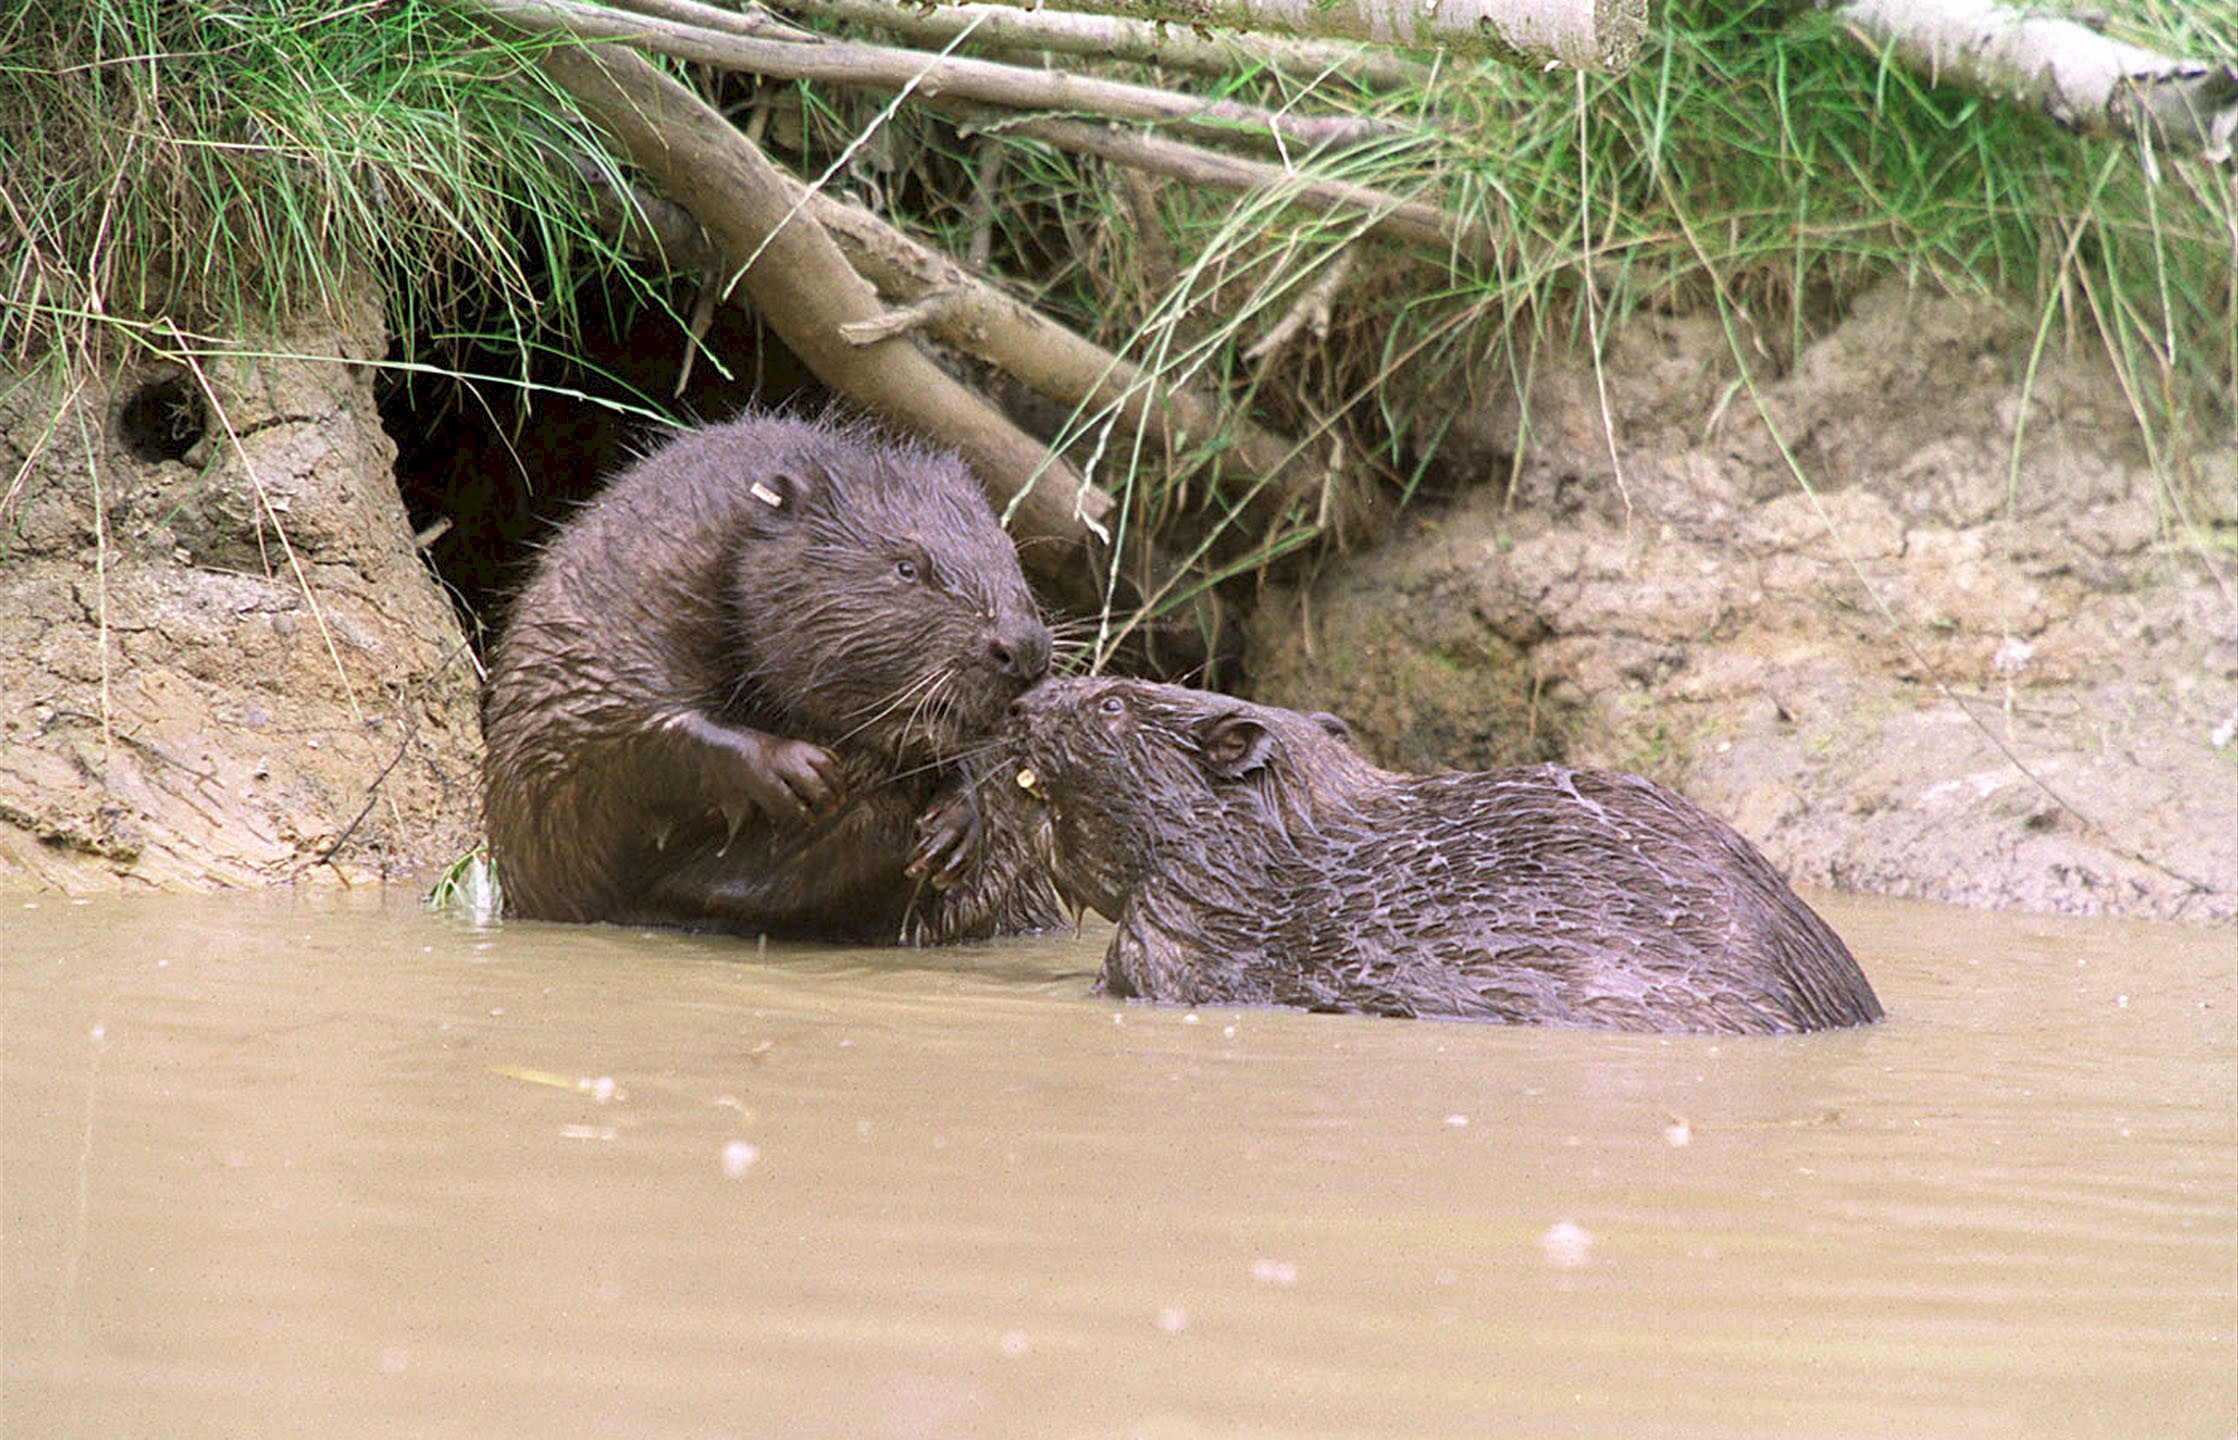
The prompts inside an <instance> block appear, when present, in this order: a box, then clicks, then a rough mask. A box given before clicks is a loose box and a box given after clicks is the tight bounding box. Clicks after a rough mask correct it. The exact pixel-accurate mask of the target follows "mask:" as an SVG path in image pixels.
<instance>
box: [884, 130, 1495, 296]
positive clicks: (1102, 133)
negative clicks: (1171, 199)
mask: <svg viewBox="0 0 2238 1440" xmlns="http://www.w3.org/2000/svg"><path fill="white" fill-rule="evenodd" d="M923 103H924V104H925V106H926V108H928V109H932V110H937V111H939V112H940V113H941V114H943V115H948V116H951V117H953V118H955V119H958V120H964V121H968V122H970V123H971V124H973V125H976V126H978V127H980V128H981V129H983V130H987V131H993V132H999V133H1001V134H1005V135H1024V136H1026V137H1028V138H1030V139H1034V140H1039V141H1042V142H1043V143H1045V144H1049V145H1054V146H1056V147H1057V148H1058V149H1060V150H1072V151H1077V152H1079V153H1081V154H1086V155H1096V156H1101V157H1102V158H1103V159H1106V160H1110V161H1112V162H1113V163H1115V164H1119V165H1130V166H1133V167H1135V168H1137V169H1142V170H1152V171H1156V172H1157V173H1159V174H1162V175H1171V176H1173V177H1174V178H1176V179H1179V180H1185V181H1187V182H1189V183H1190V184H1192V185H1212V186H1217V187H1219V188H1221V189H1224V190H1261V189H1265V190H1279V191H1281V192H1283V194H1284V196H1285V198H1286V199H1287V200H1288V202H1289V203H1290V204H1293V205H1296V206H1298V207H1299V208H1301V209H1305V210H1312V211H1315V212H1317V213H1321V214H1333V213H1337V212H1341V211H1351V212H1356V213H1359V214H1364V215H1368V216H1372V217H1374V218H1373V221H1372V223H1371V224H1370V226H1369V229H1370V231H1371V232H1372V233H1375V234H1378V235H1382V236H1384V237H1385V238H1387V239H1391V240H1396V241H1401V242H1403V243H1406V244H1411V245H1426V246H1429V247H1431V248H1433V249H1435V250H1438V251H1441V252H1443V253H1445V254H1448V255H1454V256H1461V257H1465V258H1467V259H1470V260H1476V261H1483V260H1487V259H1489V258H1491V256H1492V255H1493V253H1494V251H1495V249H1496V241H1495V240H1494V237H1493V235H1492V232H1491V230H1490V229H1488V228H1487V227H1485V226H1484V225H1482V224H1479V223H1476V222H1472V221H1466V220H1462V219H1460V218H1459V217H1458V216H1455V215H1453V214H1450V213H1449V212H1447V211H1444V210H1441V209H1439V208H1438V207H1437V206H1435V205H1425V204H1423V203H1422V202H1421V201H1418V200H1404V199H1401V198H1400V197H1398V196H1396V195H1393V194H1391V193H1390V192H1389V191H1387V190H1377V189H1373V188H1371V187H1369V186H1366V185H1355V184H1352V183H1350V182H1349V181H1344V180H1316V179H1308V178H1305V177H1303V176H1301V175H1299V174H1298V172H1296V171H1294V170H1289V169H1286V168H1284V167H1283V166H1280V165H1272V164H1268V163H1266V162H1264V161H1260V160H1250V159H1246V158H1244V157H1242V156H1238V155H1227V154H1223V153H1221V152H1219V151H1215V150H1207V149H1205V148H1203V147H1202V146H1197V145H1190V144H1186V143H1184V142H1182V141H1178V140H1168V139H1166V138H1164V137H1163V136H1158V135H1146V134H1143V133H1142V132H1141V131H1138V130H1123V129H1119V128H1116V127H1114V126H1109V125H1091V124H1085V123H1083V122H1081V121H1078V120H1058V119H1053V118H1047V117H1041V116H1032V117H1019V116H1014V115H1010V114H1007V113H1005V112H1003V111H1001V110H996V109H992V108H990V107H988V106H984V105H973V104H970V103H968V102H963V101H952V100H949V99H947V98H945V97H938V98H931V99H926V100H924V102H923Z"/></svg>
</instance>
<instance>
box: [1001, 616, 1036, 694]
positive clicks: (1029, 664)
mask: <svg viewBox="0 0 2238 1440" xmlns="http://www.w3.org/2000/svg"><path fill="white" fill-rule="evenodd" d="M1049 645H1050V641H1049V629H1048V627H1047V626H1045V625H1043V624H1042V623H1041V622H1040V621H1038V620H1036V621H1030V622H1028V623H1026V624H1024V625H1017V626H1013V627H1011V628H1010V629H1009V630H1007V631H1003V632H999V633H997V634H996V635H995V636H994V637H993V638H992V639H990V640H988V642H987V654H988V656H989V658H991V659H992V660H993V661H994V662H995V667H996V668H997V669H999V670H1000V671H1002V673H1003V674H1005V675H1008V676H1010V677H1012V678H1013V679H1016V680H1022V681H1024V682H1025V683H1026V684H1028V685H1031V684H1032V683H1033V682H1034V681H1036V680H1039V679H1040V678H1041V677H1042V676H1044V675H1047V674H1048V673H1049Z"/></svg>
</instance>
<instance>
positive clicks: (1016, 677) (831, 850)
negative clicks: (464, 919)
mask: <svg viewBox="0 0 2238 1440" xmlns="http://www.w3.org/2000/svg"><path fill="white" fill-rule="evenodd" d="M1049 652H1050V636H1049V631H1048V629H1047V628H1046V627H1045V626H1044V625H1043V624H1042V622H1041V618H1040V616H1039V614H1038V613H1037V612H1036V610H1035V607H1034V602H1033V597H1032V595H1031V594H1030V593H1029V592H1028V590H1027V588H1026V582H1025V579H1024V577H1023V576H1022V575H1021V574H1020V572H1019V568H1018V557H1017V553H1016V551H1015V550H1014V549H1013V548H1012V546H1011V543H1010V540H1009V537H1008V536H1006V535H1005V534H1004V533H1003V530H1002V527H1001V526H1000V525H999V524H997V523H996V520H995V517H994V515H993V513H992V512H991V511H990V510H989V509H988V506H987V502H986V499H985V498H984V496H983V495H982V494H981V493H980V490H979V487H978V485H977V484H976V483H975V482H974V481H973V479H972V477H971V475H970V474H969V473H968V472H967V471H966V470H965V469H964V467H963V465H962V463H961V462H959V461H958V460H956V459H955V458H953V457H952V456H948V455H943V454H937V453H935V452H932V451H930V450H926V449H922V448H919V447H916V446H913V445H909V444H905V443H900V442H896V441H892V440H889V439H887V438H885V437H883V436H881V435H879V434H878V433H877V432H875V431H873V430H871V429H869V428H868V427H864V426H850V425H834V424H827V423H822V422H816V421H809V420H804V419H793V418H780V417H774V416H766V415H754V416H748V417H746V418H743V419H739V420H735V421H732V422H731V423H728V424H723V425H716V426H712V427H709V428H706V429H703V430H698V431H695V432H692V433H690V434H687V435H685V436H683V437H682V438H681V439H679V440H677V441H675V442H674V443H673V444H670V445H668V446H667V447H666V448H664V449H661V450H659V451H657V452H655V453H653V454H651V455H649V456H647V457H646V458H644V459H643V460H640V461H639V462H638V463H637V464H636V465H634V466H632V467H631V468H630V469H629V470H627V471H625V472H624V473H623V474H622V475H621V476H620V477H619V478H617V479H616V480H615V481H614V482H613V483H612V484H611V485H610V486H609V487H608V488H607V489H606V490H605V491H604V492H603V493H602V494H600V495H599V496H598V498H597V499H595V500H593V501H592V502H591V503H590V504H589V505H588V506H586V507H585V508H584V509H583V510H582V511H581V512H580V513H579V514H577V515H576V516H575V517H574V518H573V519H572V520H570V521H569V522H568V523H567V524H566V525H565V526H564V527H563V528H562V530H561V531H560V533H559V534H558V535H557V536H556V537H555V538H554V540H553V541H552V543H551V545H550V547H549V548H548V549H547V550H546V551H545V552H544V554H543V556H542V557H541V559H540V560H539V563H538V564H537V567H536V571H535V574H534V576H533V578H532V579H531V580H530V581H529V583H528V585H527V587H526V588H525V589H524V590H523V591H522V592H521V594H520V596H519V597H518V599H517V600H516V602H515V604H514V607H513V610H512V614H511V617H510V622H509V624H508V626H507V628H506V631H505V633H504V635H503V637H502V638H501V640H500V641H499V643H498V646H497V649H496V653H495V656H494V659H493V662H492V665H491V674H490V691H489V698H488V704H487V707H486V710H485V713H484V728H485V731H486V732H487V741H488V761H487V768H486V776H485V784H486V793H485V796H484V800H485V805H486V815H487V819H488V823H489V832H490V849H491V856H492V859H493V861H494V863H495V866H496V870H497V876H498V880H499V883H500V885H501V886H502V888H503V891H504V898H505V904H506V907H507V909H508V912H509V913H511V914H514V915H518V916H524V917H529V918H538V919H552V920H577V921H587V920H610V921H617V922H622V923H627V924H655V925H681V926H688V927H692V928H703V929H721V930H729V931H734V932H739V933H744V934H757V933H761V934H776V935H794V936H802V937H811V938H821V939H829V940H839V941H853V942H866V943H893V942H896V941H903V942H908V943H926V942H940V941H948V940H957V939H969V938H977V937H982V936H986V935H990V934H999V933H1011V932H1017V931H1023V930H1031V929H1039V928H1047V927H1048V926H1049V925H1051V924H1053V923H1056V922H1058V921H1059V920H1061V918H1062V913H1063V912H1062V910H1061V908H1060V907H1059V905H1058V903H1057V900H1056V896H1055V893H1054V892H1053V891H1052V890H1051V889H1050V887H1049V882H1048V880H1047V878H1046V874H1045V872H1044V871H1043V870H1042V869H1041V868H1040V867H1039V847H1038V846H1037V845H1036V844H1034V843H1033V842H1032V841H1031V840H1030V839H1029V838H1028V837H1029V836H1030V834H1031V833H1032V832H1033V831H1034V830H1035V829H1036V828H1037V826H1035V825H1029V824H1026V823H1023V822H1022V821H1019V820H1017V819H1016V818H1015V817H1016V816H1017V814H1018V812H1019V810H1020V809H1021V807H1022V801H1021V799H1020V797H1018V796H1017V795H1016V793H1015V787H1014V786H1011V785H1010V784H1009V783H1008V779H1009V777H1008V776H1007V775H1005V776H1004V777H1003V781H1004V783H1002V784H1000V785H988V786H984V787H983V786H982V785H981V784H980V783H979V782H980V781H981V780H982V779H983V778H984V777H983V776H982V775H980V774H978V773H976V772H975V771H974V769H973V767H972V766H971V765H970V764H967V763H965V762H966V757H967V756H968V755H969V754H970V753H972V752H973V751H974V749H975V747H982V746H983V742H984V740H985V738H986V734H987V732H989V731H990V730H992V729H993V728H994V727H995V726H996V725H997V724H998V723H999V722H1000V721H1001V720H1002V718H1003V715H1004V711H1005V707H1007V706H1008V705H1009V704H1010V701H1011V700H1012V698H1013V697H1015V696H1016V695H1017V694H1018V693H1019V692H1020V691H1022V690H1024V689H1025V688H1026V687H1027V686H1028V685H1030V684H1032V683H1033V682H1034V681H1036V680H1038V679H1040V678H1041V677H1042V676H1043V675H1044V674H1045V673H1046V672H1047V670H1048V668H1049ZM982 768H983V767H982ZM982 795H984V797H985V798H984V801H983V802H982V799H981V796H982Z"/></svg>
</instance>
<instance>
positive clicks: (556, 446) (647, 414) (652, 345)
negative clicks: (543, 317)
mask: <svg viewBox="0 0 2238 1440" xmlns="http://www.w3.org/2000/svg"><path fill="white" fill-rule="evenodd" d="M672 302H673V303H674V304H675V305H676V306H677V307H678V308H679V310H680V311H688V309H689V306H690V303H691V296H690V294H689V293H681V294H678V295H676V296H674V297H672ZM582 324H583V327H584V332H585V333H584V334H583V337H582V344H581V350H582V354H581V356H580V357H579V358H562V357H558V356H555V355H553V354H551V353H549V352H539V353H538V354H537V355H536V356H534V357H533V358H532V359H531V361H530V363H529V365H528V368H527V370H526V372H525V373H524V372H523V368H522V362H521V356H520V353H519V351H518V350H515V349H510V348H506V347H503V346H498V345H486V346H485V345H478V344H473V343H446V344H442V345H430V344H426V343H424V342H423V344H422V346H421V347H419V348H420V353H419V355H418V357H417V358H418V359H419V360H420V361H421V362H422V364H423V365H433V366H440V367H442V368H444V369H446V370H451V371H456V372H458V374H457V375H456V376H454V375H435V374H431V373H428V371H427V370H425V369H420V370H406V369H403V368H401V367H398V366H391V367H389V368H387V369H386V370H385V371H384V372H383V374H384V378H383V380H382V382H381V386H380V408H381V423H382V425H383V427H384V428H386V429H387V431H388V433H389V437H390V438H391V439H392V440H394V441H395V442H396V447H397V456H396V479H397V487H398V489H399V490H400V491H401V492H402V493H403V497H404V504H405V509H406V512H407V513H408V514H409V515H410V517H411V522H412V527H413V529H414V531H415V532H416V533H417V534H418V535H419V536H420V537H421V543H422V545H423V546H424V547H425V549H426V551H427V556H428V560H429V562H430V564H431V565H432V566H433V567H434V569H435V573H436V575H437V576H438V578H440V579H441V580H442V582H443V584H444V586H445V588H446V589H447V590H448V591H449V592H450V595H451V600H452V603H453V604H454V605H455V606H457V608H458V611H459V615H460V618H461V620H462V621H463V622H464V623H465V626H466V631H467V634H468V636H469V637H470V639H471V640H472V642H473V644H474V645H475V647H476V648H477V649H478V650H481V651H484V652H485V653H486V652H487V649H488V646H489V642H490V640H491V638H492V636H493V633H494V632H495V630H496V628H497V627H498V625H499V624H500V623H501V621H502V620H503V617H504V609H505V602H506V600H507V598H508V597H509V596H510V595H511V594H512V593H513V592H514V591H515V590H516V589H518V588H519V586H520V584H521V583H522V581H523V580H524V579H525V578H526V575H527V570H528V566H529V564H530V562H531V561H532V559H533V558H534V555H535V547H536V546H537V545H538V544H539V543H540V542H541V541H542V539H543V538H544V537H545V536H546V535H548V534H549V533H550V532H551V530H552V528H553V526H555V525H556V524H558V523H559V522H560V521H562V520H564V519H565V518H566V516H567V514H568V513H569V511H570V510H572V509H573V508H574V507H575V506H577V505H579V504H581V503H582V502H583V501H584V500H586V499H588V498H589V497H590V496H592V495H594V494H595V493H597V491H598V489H599V487H600V486H601V485H603V484H604V483H605V482H606V481H607V480H609V479H611V478H612V477H613V476H614V474H615V473H616V472H618V471H619V470H621V469H622V468H623V467H625V466H626V465H628V464H629V462H630V461H631V460H632V459H634V458H635V457H636V456H638V455H639V454H642V453H643V452H644V451H646V450H648V449H650V448H652V447H653V446H655V445H657V444H659V443H660V441H661V439H662V438H663V436H664V434H665V433H666V428H665V427H664V426H663V425H662V424H661V423H660V420H659V419H658V418H656V417H659V416H666V417H668V418H669V419H672V420H677V421H681V422H684V423H693V422H703V421H714V420H722V419H726V418H728V417H730V416H731V415H734V414H736V413H738V412H739V411H740V410H743V409H745V408H747V407H748V406H751V405H762V406H786V405H790V406H798V407H801V408H804V409H806V410H808V411H810V412H814V411H816V410H818V409H820V408H821V407H822V406H823V405H824V404H825V403H826V399H827V394H826V392H825V391H824V389H823V388H822V387H821V386H820V385H818V384H817V382H816V381H815V380H814V379H813V377H811V376H810V375H809V373H808V371H807V369H806V367H805V366H803V365H802V364H801V363H800V361H799V360H798V359H797V358H795V357H794V356H793V354H792V353H791V352H790V351H789V350H787V349H785V347H784V345H783V344H782V343H781V342H779V341H778V340H777V339H776V337H775V336H773V335H771V334H769V333H768V332H767V331H766V330H765V329H763V328H762V327H761V326H759V325H758V324H757V323H756V322H755V321H754V319H753V318H752V317H751V316H749V315H748V314H746V313H745V312H744V311H743V310H741V309H739V308H738V307H736V306H722V307H719V308H718V309H717V311H716V314H715V318H714V322H713V324H712V325H711V327H710V328H709V331H708V334H707V337H706V345H707V349H708V350H709V351H710V352H712V354H713V356H714V357H715V360H716V361H718V362H720V363H710V360H709V356H708V355H707V354H701V355H699V356H697V357H695V358H694V360H693V362H692V366H691V375H690V379H689V382H688V383H687V384H686V386H685V388H684V390H683V393H682V394H681V395H678V394H677V393H676V382H677V377H678V375H679V374H680V373H682V371H683V366H684V357H685V353H686V350H687V348H688V345H689V342H688V340H687V339H686V337H685V335H684V333H683V331H682V329H681V327H680V325H679V323H678V321H677V320H676V318H675V316H673V315H671V314H668V313H665V312H663V311H661V310H660V309H659V308H658V307H654V306H650V305H645V306H641V307H639V308H637V309H635V310H632V311H629V312H627V313H619V312H616V313H609V312H607V311H605V310H604V309H603V308H602V307H601V306H600V305H599V304H597V303H596V302H586V303H585V304H584V307H583V319H582ZM400 354H401V352H399V354H392V355H391V357H390V358H391V359H392V360H393V359H398V358H400ZM462 376H463V377H480V378H459V377H462Z"/></svg>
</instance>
